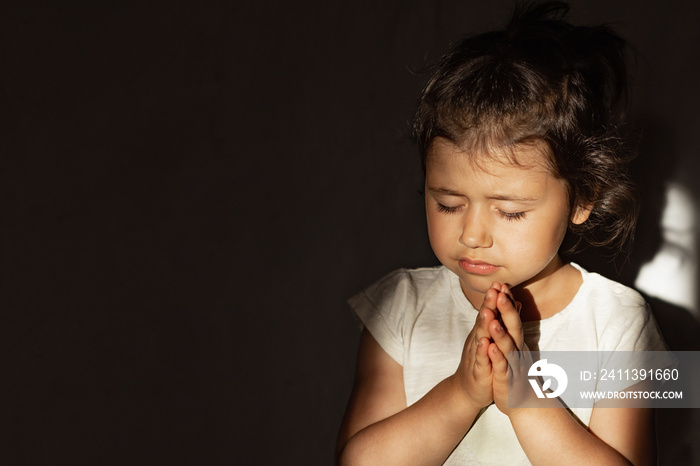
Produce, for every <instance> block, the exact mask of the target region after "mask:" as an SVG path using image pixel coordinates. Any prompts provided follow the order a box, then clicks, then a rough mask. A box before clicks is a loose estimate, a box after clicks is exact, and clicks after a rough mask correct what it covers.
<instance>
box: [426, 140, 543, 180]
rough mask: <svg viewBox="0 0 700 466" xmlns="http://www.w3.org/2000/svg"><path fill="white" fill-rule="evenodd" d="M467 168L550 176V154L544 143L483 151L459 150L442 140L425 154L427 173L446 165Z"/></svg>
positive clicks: (486, 171)
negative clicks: (509, 170)
mask: <svg viewBox="0 0 700 466" xmlns="http://www.w3.org/2000/svg"><path fill="white" fill-rule="evenodd" d="M455 163H458V164H465V163H466V164H469V165H471V166H472V167H471V168H473V169H477V170H480V171H483V172H485V173H491V174H496V173H495V172H499V171H502V170H504V169H509V168H510V169H513V170H523V171H531V170H532V171H535V172H546V173H550V174H551V172H552V170H551V169H550V166H551V153H550V150H549V146H548V145H547V143H545V142H544V141H532V142H527V143H525V142H524V143H519V144H515V145H508V146H505V145H504V146H499V147H489V148H486V149H480V150H477V149H474V148H462V147H460V146H459V145H457V144H455V143H453V142H451V141H449V140H447V139H444V138H439V137H438V138H435V140H434V141H433V143H432V144H431V146H430V149H429V150H428V157H427V159H426V170H428V169H430V168H438V167H440V166H442V165H445V164H455Z"/></svg>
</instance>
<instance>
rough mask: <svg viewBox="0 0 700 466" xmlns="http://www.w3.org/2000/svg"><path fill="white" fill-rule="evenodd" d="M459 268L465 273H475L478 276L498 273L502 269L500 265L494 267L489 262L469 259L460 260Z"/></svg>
mask: <svg viewBox="0 0 700 466" xmlns="http://www.w3.org/2000/svg"><path fill="white" fill-rule="evenodd" d="M459 266H460V267H461V268H462V270H464V271H465V272H469V273H474V274H478V275H489V274H492V273H494V272H496V271H498V270H499V269H500V268H501V267H500V266H499V265H493V264H489V263H488V262H484V261H478V260H473V259H467V258H464V259H460V260H459Z"/></svg>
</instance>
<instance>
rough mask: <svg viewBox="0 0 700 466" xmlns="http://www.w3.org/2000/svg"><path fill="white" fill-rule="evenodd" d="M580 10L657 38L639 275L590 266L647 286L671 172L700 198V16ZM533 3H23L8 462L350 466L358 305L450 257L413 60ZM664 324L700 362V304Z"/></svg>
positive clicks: (10, 208)
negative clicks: (363, 295) (436, 240)
mask: <svg viewBox="0 0 700 466" xmlns="http://www.w3.org/2000/svg"><path fill="white" fill-rule="evenodd" d="M57 3H58V2H57ZM572 7H573V8H572V14H571V18H572V20H573V21H574V22H576V23H579V24H591V23H599V22H618V23H617V25H616V28H617V30H618V31H619V32H620V33H622V34H623V35H624V36H625V37H627V38H628V39H629V40H630V42H631V43H632V44H633V45H634V46H635V48H636V49H637V60H636V64H634V66H633V74H634V76H635V85H634V88H633V104H632V106H631V107H630V116H631V117H632V119H633V120H634V121H635V122H636V123H637V125H638V127H639V128H640V130H641V131H642V132H643V134H644V139H643V143H642V145H641V155H640V163H639V164H638V167H639V169H638V176H639V178H640V180H641V181H642V186H643V188H644V191H643V194H644V199H645V208H644V211H643V217H642V226H643V228H641V229H640V234H639V238H638V242H637V247H636V249H635V251H634V253H633V255H632V260H631V262H630V263H628V264H627V265H625V266H624V267H623V268H622V269H621V272H620V273H619V274H616V273H615V270H614V267H612V270H611V266H610V265H609V264H607V263H605V261H603V260H600V258H599V256H597V255H595V254H587V255H585V256H584V257H579V258H576V259H577V260H578V261H579V262H581V263H582V264H584V265H587V266H589V267H591V268H592V269H594V270H601V271H604V272H606V273H608V275H611V276H612V278H617V279H619V280H621V281H623V282H625V283H631V282H632V280H633V278H634V276H635V274H636V270H637V269H638V266H639V264H640V263H641V262H642V261H643V260H646V259H648V258H649V257H651V255H653V253H654V252H655V251H656V249H657V248H658V246H659V231H658V219H659V213H660V209H661V207H662V206H663V197H662V194H663V187H664V185H665V183H666V182H668V181H669V180H675V181H676V182H678V183H680V184H681V185H683V186H685V187H686V188H687V189H688V190H689V191H690V192H691V194H692V195H693V196H694V198H695V199H700V192H699V188H698V185H697V182H696V181H695V179H696V177H697V174H698V173H699V171H698V158H697V152H698V150H700V149H699V148H698V143H697V135H698V130H699V129H700V117H698V106H699V104H700V90H699V87H698V82H700V62H699V59H700V28H698V27H697V24H698V20H700V13H698V8H697V6H696V4H695V2H691V1H666V2H660V1H654V2H652V1H647V2H640V1H635V0H624V1H623V0H620V1H604V0H595V1H583V0H580V1H575V2H572ZM510 8H511V2H510V1H494V2H480V1H475V0H474V1H436V2H417V1H401V2H400V1H385V2H339V1H323V2H321V1H313V2H312V1H301V2H282V1H274V2H270V1H260V2H252V1H237V2H229V1H221V2H213V1H207V2H199V3H196V2H190V3H186V2H182V1H174V2H162V3H159V2H138V3H137V2H134V3H133V4H124V3H122V2H60V4H52V3H49V2H39V1H23V2H13V3H5V4H3V5H2V6H0V83H1V84H0V90H1V93H0V108H1V109H2V111H1V112H0V127H1V128H2V133H3V136H2V137H1V138H0V151H1V154H2V156H1V157H0V199H1V202H2V204H1V205H2V210H0V215H1V219H0V235H1V236H0V312H1V315H2V319H1V321H0V368H1V369H2V372H1V373H0V374H1V379H0V387H1V388H0V395H1V396H2V403H1V406H2V408H0V419H1V423H0V425H2V430H1V431H0V451H1V452H2V453H1V456H2V457H3V458H4V459H3V462H7V464H71V465H75V464H104V465H111V464H305V465H316V464H318V465H322V464H331V462H332V456H333V448H334V442H335V436H336V432H337V429H338V426H339V423H340V420H341V417H342V413H343V410H344V405H345V402H346V400H347V397H348V395H349V392H350V388H351V383H352V378H353V369H354V358H355V350H356V344H357V340H358V336H359V332H358V327H357V325H356V321H355V320H354V319H353V317H352V315H351V313H350V311H349V310H348V309H347V306H346V304H345V299H346V298H347V297H349V296H350V295H352V294H353V293H355V292H356V291H358V290H359V289H361V288H363V287H364V286H366V285H369V284H370V283H371V282H373V281H374V280H375V279H377V278H378V277H380V276H381V275H383V274H385V273H387V272H389V271H391V270H392V269H394V268H397V267H402V266H404V267H413V266H422V265H431V264H434V263H436V262H435V259H434V257H433V255H432V252H431V251H430V248H429V244H428V241H427V235H426V232H425V225H424V219H423V215H424V214H423V207H422V199H421V197H420V195H419V194H418V190H419V188H420V185H421V173H420V168H419V164H418V160H417V157H416V155H415V151H414V149H413V147H412V146H411V144H410V142H409V140H408V138H407V125H408V121H409V120H410V118H411V114H412V110H413V108H414V104H415V100H416V98H417V96H418V94H419V92H420V89H421V87H422V84H423V83H424V80H425V76H422V75H420V74H416V73H414V72H413V71H412V70H417V69H420V68H421V67H422V66H424V65H425V64H426V63H428V62H430V61H433V60H435V59H437V58H438V57H439V55H440V54H441V53H442V51H444V49H445V47H446V46H447V44H448V43H449V42H450V41H453V40H455V39H457V38H458V37H459V36H460V35H461V34H462V33H464V32H467V31H469V32H482V31H485V30H488V29H490V28H493V27H498V26H500V25H502V24H503V22H504V21H505V19H506V18H507V17H508V14H509V11H510ZM618 268H619V267H618ZM655 313H656V315H657V318H658V320H659V322H660V324H661V327H662V330H663V331H664V333H665V335H666V337H667V339H668V340H669V344H670V346H671V347H672V348H673V349H685V350H689V349H700V348H698V341H700V331H698V324H697V321H696V320H695V319H694V318H693V317H692V315H691V314H690V313H689V312H688V310H685V309H682V308H679V307H677V306H672V305H668V304H667V303H663V302H660V301H655ZM660 423H661V425H662V428H661V429H660V437H661V443H662V451H661V454H662V458H663V460H664V462H663V463H662V464H700V459H699V458H700V454H699V453H698V447H697V446H695V445H694V443H693V442H694V440H696V439H697V438H698V432H699V427H698V426H699V425H700V422H699V421H698V412H697V410H666V411H665V412H663V413H660Z"/></svg>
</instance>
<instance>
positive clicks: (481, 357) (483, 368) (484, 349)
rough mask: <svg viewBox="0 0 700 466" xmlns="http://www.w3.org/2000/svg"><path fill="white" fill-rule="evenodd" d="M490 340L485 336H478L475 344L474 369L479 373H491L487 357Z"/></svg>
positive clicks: (489, 360)
mask: <svg viewBox="0 0 700 466" xmlns="http://www.w3.org/2000/svg"><path fill="white" fill-rule="evenodd" d="M490 344H491V341H490V340H489V339H488V338H487V337H484V338H480V339H479V342H478V343H477V346H476V357H475V358H474V362H475V368H476V371H477V372H478V373H479V374H480V375H487V374H490V373H491V359H489V354H488V351H489V345H490Z"/></svg>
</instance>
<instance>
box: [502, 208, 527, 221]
mask: <svg viewBox="0 0 700 466" xmlns="http://www.w3.org/2000/svg"><path fill="white" fill-rule="evenodd" d="M498 215H500V216H501V218H504V219H506V220H507V221H509V222H514V221H516V220H522V219H523V218H525V212H512V213H511V212H503V211H502V210H499V211H498Z"/></svg>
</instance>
